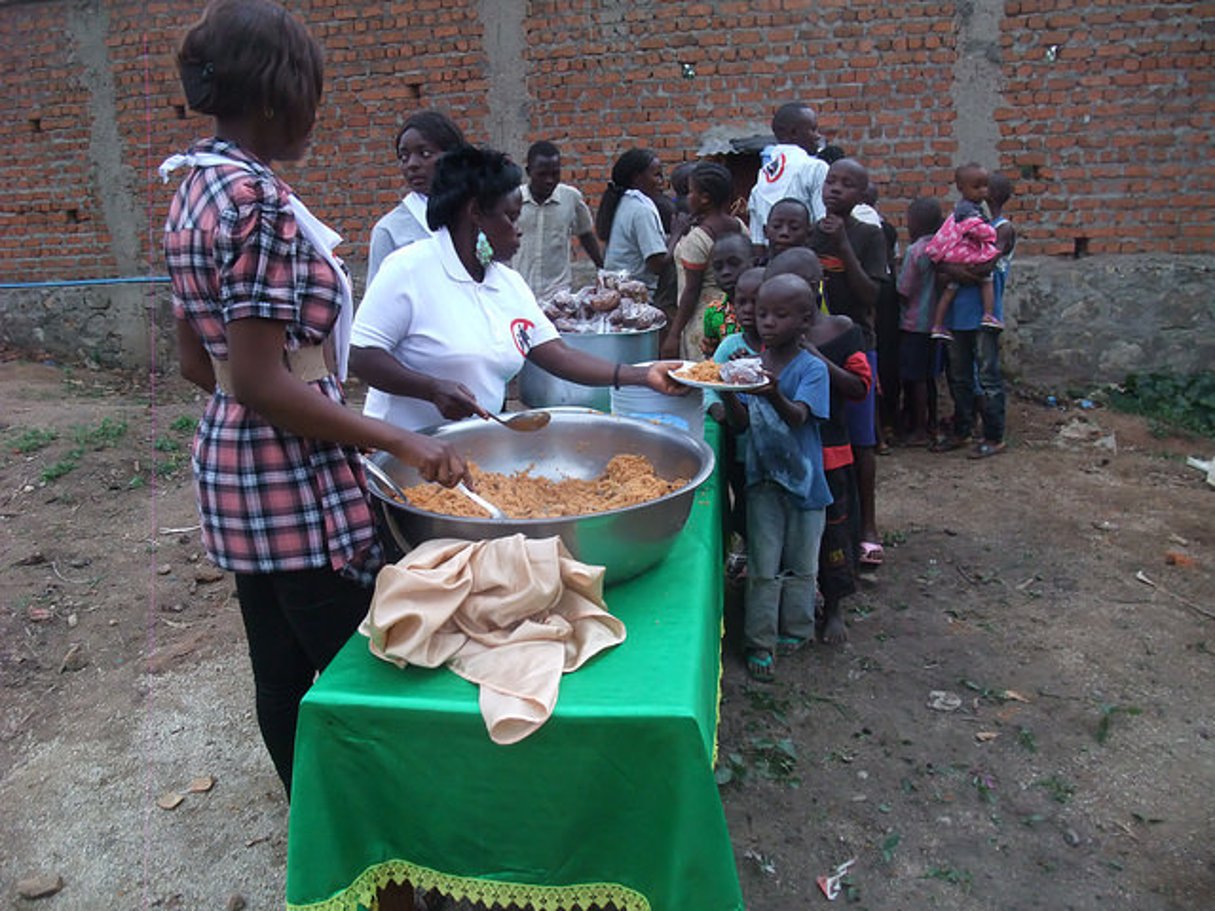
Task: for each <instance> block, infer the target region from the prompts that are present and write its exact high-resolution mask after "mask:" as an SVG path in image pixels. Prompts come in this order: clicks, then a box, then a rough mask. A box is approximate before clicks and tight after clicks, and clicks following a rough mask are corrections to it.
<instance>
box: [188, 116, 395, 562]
mask: <svg viewBox="0 0 1215 911" xmlns="http://www.w3.org/2000/svg"><path fill="white" fill-rule="evenodd" d="M192 151H194V152H211V153H214V154H217V155H224V156H227V157H229V158H232V159H235V160H238V161H241V162H245V163H247V164H248V168H242V167H240V166H237V165H232V166H222V165H221V166H212V167H199V168H195V169H193V170H191V171H190V173H189V174H188V175H187V176H186V179H185V180H184V181H182V184H181V186H180V187H179V188H178V190H177V194H176V196H174V198H173V203H172V206H171V207H170V209H169V218H168V221H167V222H166V224H165V260H166V262H167V264H168V269H169V275H170V276H171V277H172V279H173V312H174V315H175V316H176V317H177V318H178V319H181V320H185V321H187V322H188V323H189V324H190V326H191V327H192V328H193V329H194V331H195V332H196V333H197V334H198V336H199V337H200V338H201V339H202V342H203V345H204V347H205V348H206V349H207V352H208V354H210V355H211V356H212V357H214V358H216V359H217V360H226V359H227V357H228V339H227V332H226V327H227V324H228V323H229V322H231V321H232V320H237V319H246V318H249V317H253V318H258V319H272V320H278V321H281V322H283V323H285V324H286V337H287V343H286V347H287V348H288V349H295V348H299V347H301V346H305V345H318V344H322V343H323V342H324V340H325V338H326V337H327V336H328V335H329V332H330V330H331V328H332V327H333V324H334V322H335V320H336V319H337V314H338V311H339V309H340V306H341V293H340V290H339V285H338V279H337V276H336V275H335V274H334V271H333V268H332V267H331V266H330V265H329V264H328V263H327V262H326V261H325V260H324V258H323V257H322V256H321V255H320V253H318V252H317V251H316V250H315V249H314V248H313V247H312V246H311V245H310V244H309V243H308V241H307V240H306V239H305V238H304V237H303V236H302V235H301V234H299V233H298V232H297V228H296V221H295V216H294V215H293V213H292V211H291V209H290V207H289V204H288V197H289V196H290V193H291V190H290V188H289V187H288V186H287V185H286V184H285V183H283V182H282V181H281V180H279V179H278V178H277V177H275V176H274V174H273V173H272V172H271V171H270V170H269V169H268V168H266V167H265V166H264V165H262V164H261V163H260V162H258V161H256V160H255V159H253V158H251V157H250V156H249V155H247V154H246V153H244V152H242V151H241V150H240V148H239V147H238V146H236V145H234V144H232V143H228V142H224V141H222V140H218V139H212V140H205V141H203V142H200V143H198V144H197V145H196V146H194V148H193V149H192ZM250 172H252V173H250ZM311 386H312V388H313V389H315V390H316V391H317V392H318V393H319V394H320V395H324V396H327V397H328V398H330V399H332V400H333V401H335V402H339V403H344V401H345V399H344V396H343V393H342V389H341V386H340V384H339V383H338V381H337V379H336V378H335V377H332V376H329V377H326V378H324V379H322V380H318V381H316V382H314V383H312V384H311ZM192 461H193V467H194V479H195V488H196V492H197V497H198V509H199V514H200V515H201V518H202V535H203V544H204V545H205V546H206V548H207V553H208V555H209V556H210V557H211V559H212V560H214V561H215V563H216V565H218V566H220V567H222V568H224V569H226V570H230V571H232V572H240V573H266V572H284V571H292V570H303V569H316V568H324V567H332V568H333V569H335V570H340V571H343V572H345V573H346V574H349V575H353V576H354V577H356V578H359V579H360V580H361V581H363V582H364V583H365V584H370V581H371V577H372V573H374V571H375V570H376V569H377V568H378V565H379V562H380V554H379V548H378V545H376V538H375V529H374V524H373V520H372V515H371V507H370V504H369V502H368V499H367V493H366V483H365V480H364V477H363V469H362V466H361V465H360V463H359V460H358V454H357V451H356V450H355V449H354V448H352V447H347V446H339V445H337V444H333V443H327V442H324V441H322V440H315V439H311V438H307V437H299V436H296V435H294V434H291V433H288V432H286V431H284V430H281V429H280V428H278V427H275V426H274V425H272V424H270V423H268V422H267V421H266V420H265V419H264V418H262V417H261V416H260V415H258V414H257V413H256V412H254V411H252V410H250V409H249V408H247V407H245V406H244V405H242V404H241V403H240V402H238V401H237V400H236V399H235V398H233V397H231V396H229V395H226V394H224V393H223V392H221V391H220V390H218V389H216V391H215V393H214V394H213V395H212V396H211V400H210V401H209V402H208V403H207V408H206V411H205V413H204V414H203V417H202V420H201V422H200V423H199V426H198V433H197V434H196V436H195V438H194V451H193V460H192Z"/></svg>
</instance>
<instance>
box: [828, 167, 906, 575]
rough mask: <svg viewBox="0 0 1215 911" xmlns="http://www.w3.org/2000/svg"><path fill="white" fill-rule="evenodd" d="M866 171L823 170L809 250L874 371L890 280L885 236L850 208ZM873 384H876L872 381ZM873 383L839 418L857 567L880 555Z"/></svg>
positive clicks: (832, 303)
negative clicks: (847, 454) (877, 328)
mask: <svg viewBox="0 0 1215 911" xmlns="http://www.w3.org/2000/svg"><path fill="white" fill-rule="evenodd" d="M868 186H869V171H868V170H866V168H865V167H864V165H862V164H861V163H860V162H859V161H857V160H856V159H853V158H841V159H840V160H839V161H837V162H835V163H834V164H832V165H831V167H830V168H829V169H828V171H827V179H826V182H824V184H823V203H824V205H826V207H827V215H826V217H825V218H823V219H822V220H821V221H819V223H818V224H816V225H815V226H814V230H813V231H811V232H810V249H811V250H813V251H814V252H815V253H817V254H818V258H819V260H820V261H821V262H822V264H823V289H824V292H825V293H826V296H827V309H828V310H829V311H830V312H831V313H832V314H836V315H839V314H843V315H844V316H847V317H849V318H850V319H851V320H852V321H853V322H854V323H856V324H857V325H858V326H860V327H861V335H862V336H863V337H864V344H865V356H866V357H867V358H868V359H869V370H870V373H871V374H876V373H877V371H878V356H877V336H876V335H875V332H874V313H875V308H876V306H877V301H878V298H879V296H880V295H881V290H882V283H883V282H886V281H889V280H890V273H889V269H888V268H887V263H886V238H885V237H884V236H883V235H882V229H881V228H879V227H878V226H877V225H870V224H865V223H864V222H862V221H859V220H858V219H857V218H856V216H855V215H854V214H853V209H855V208H856V207H857V206H858V205H860V203H861V201H862V200H863V199H864V198H865V191H866V189H867V188H868ZM875 385H876V384H875ZM874 410H875V392H874V388H873V386H871V387H870V389H869V394H868V395H866V396H865V399H864V401H861V402H848V403H847V404H846V405H845V406H844V417H845V420H846V421H847V422H848V438H849V439H850V440H851V441H852V456H853V459H854V460H855V465H856V485H857V490H858V492H859V494H860V498H861V554H860V558H859V559H860V563H861V565H862V566H878V565H880V564H881V563H882V561H883V560H884V559H885V553H884V551H883V549H882V537H881V535H880V534H879V533H878V530H877V458H876V447H877V433H876V432H875V430H874V427H875V423H874V422H875V415H874Z"/></svg>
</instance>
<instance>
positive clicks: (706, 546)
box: [287, 437, 743, 911]
mask: <svg viewBox="0 0 1215 911" xmlns="http://www.w3.org/2000/svg"><path fill="white" fill-rule="evenodd" d="M710 442H711V443H712V442H715V440H714V439H713V438H712V437H711V438H710ZM720 477H721V475H720V472H716V473H715V474H714V476H713V478H712V479H711V480H710V481H709V482H708V483H707V484H705V485H704V486H703V487H702V488H701V490H700V491H699V492H698V494H697V499H696V502H695V504H694V506H693V507H692V512H691V515H690V517H689V520H688V523H687V525H686V527H685V528H684V530H683V532H682V533H681V534H680V536H679V538H678V539H677V540H676V542H675V545H674V547H673V548H672V550H671V553H670V555H669V556H668V557H667V559H666V560H664V561H663V562H662V563H661V564H659V565H658V566H657V567H655V568H654V569H653V570H651V571H650V572H647V573H645V574H644V575H642V576H639V577H637V578H635V579H632V580H629V581H627V582H624V583H621V584H620V585H616V586H613V587H611V588H609V589H608V590H607V601H608V606H609V608H610V609H611V610H612V612H613V613H615V614H616V615H617V616H619V617H620V618H621V619H622V620H624V622H625V625H626V627H627V629H628V638H627V640H626V641H625V642H624V643H623V644H622V645H620V646H618V647H616V648H614V649H611V650H609V651H607V652H604V653H603V654H601V655H599V656H597V657H596V658H595V659H593V660H592V661H591V662H590V663H589V664H587V665H586V666H585V667H583V668H581V669H580V670H578V671H577V672H575V673H573V674H569V675H566V676H565V677H563V678H562V682H561V693H560V698H559V700H558V702H557V707H556V710H555V711H554V713H553V716H552V718H550V719H549V721H548V723H546V724H545V725H544V726H543V727H542V728H541V729H540V730H539V731H538V732H536V733H535V734H533V735H532V736H530V737H528V738H527V739H526V740H524V741H522V742H520V743H518V744H515V745H512V746H497V745H495V744H494V743H493V742H492V741H490V739H489V736H488V734H487V733H486V730H485V724H484V721H483V720H482V718H481V713H480V711H479V709H478V705H477V688H476V687H475V686H473V685H472V684H470V683H468V682H466V681H464V680H462V679H461V678H459V677H457V676H456V675H455V674H453V673H451V672H449V671H447V670H442V669H441V670H435V671H432V670H424V669H418V668H407V669H405V670H403V671H402V670H398V669H397V668H396V667H394V666H392V665H390V664H388V663H386V662H384V661H381V660H379V659H377V658H374V657H373V656H372V655H371V654H370V653H369V652H368V650H367V642H366V640H365V639H364V638H363V637H361V636H356V637H354V638H353V639H352V640H351V641H350V642H349V643H347V645H346V647H345V648H344V649H343V650H342V651H341V652H340V653H339V654H338V656H337V657H336V658H335V659H334V660H333V662H332V663H331V664H330V666H329V667H328V668H327V669H326V671H325V673H324V674H322V675H321V677H320V678H319V680H318V681H317V683H316V684H315V685H314V686H313V688H312V689H311V691H310V692H309V693H308V695H307V697H306V698H305V699H304V702H303V705H302V707H301V711H300V718H299V728H298V733H297V738H296V752H295V773H294V786H293V793H292V800H291V821H290V831H289V839H288V849H287V905H288V908H290V909H299V911H302V909H309V911H355V909H358V908H363V907H369V906H370V905H371V903H372V901H373V900H374V897H375V895H376V893H377V892H378V890H379V889H380V888H381V887H383V886H384V885H386V884H388V883H389V882H390V881H391V882H401V881H403V880H406V879H408V880H409V881H410V882H411V883H413V884H414V885H415V886H421V887H424V888H427V889H430V888H438V889H441V890H442V891H443V892H444V893H445V894H448V895H451V896H453V897H455V898H467V899H469V900H471V901H482V902H485V903H486V904H487V905H491V906H492V905H493V904H494V903H498V904H501V905H507V904H512V903H513V904H516V905H518V906H520V907H524V906H526V905H529V904H530V905H531V906H532V907H533V908H535V909H537V911H550V909H557V908H572V907H579V908H587V907H588V906H590V905H599V906H603V905H606V904H609V903H610V904H612V905H614V906H615V907H616V908H618V909H621V911H625V909H627V911H689V909H694V911H737V909H741V908H742V907H743V902H742V896H741V892H740V890H739V884H738V874H737V871H736V869H735V866H734V857H733V852H732V849H731V846H730V839H729V835H728V833H727V831H726V824H725V817H724V815H723V813H722V807H721V801H720V798H719V796H718V793H717V786H716V784H715V782H714V779H713V769H712V765H713V757H714V752H715V740H716V730H717V709H718V698H719V682H720V672H721V652H720V644H721V605H722V588H721V586H722V573H721V510H722V496H723V491H722V489H721V481H720Z"/></svg>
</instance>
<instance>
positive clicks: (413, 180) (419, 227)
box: [367, 111, 464, 285]
mask: <svg viewBox="0 0 1215 911" xmlns="http://www.w3.org/2000/svg"><path fill="white" fill-rule="evenodd" d="M463 144H464V134H463V133H461V132H460V128H459V127H458V126H456V125H455V124H454V123H452V121H451V119H450V118H448V117H447V116H446V115H445V114H441V113H439V112H438V111H418V112H417V113H416V114H413V115H412V116H410V118H409V119H408V120H406V121H405V125H404V126H402V127H401V130H400V132H398V133H397V138H396V142H395V143H394V144H393V148H394V149H395V150H396V156H397V161H398V162H399V163H400V165H401V174H402V175H403V176H404V178H405V185H406V186H407V187H408V188H409V192H408V193H406V194H405V198H404V199H402V200H401V201H400V202H399V203H397V206H396V208H394V209H393V210H392V211H391V212H389V213H388V214H387V215H385V216H384V217H383V218H381V219H380V220H379V221H377V222H376V223H375V227H374V228H372V229H371V253H370V255H369V256H368V258H367V284H369V285H370V284H371V279H372V278H373V277H374V276H375V274H376V271H377V270H379V268H380V263H382V262H383V261H384V257H385V256H387V255H388V254H389V253H391V252H392V251H393V250H396V249H399V248H400V247H407V246H409V245H410V244H411V243H413V242H414V241H415V240H421V239H422V238H424V237H430V234H431V231H430V227H429V226H428V225H427V224H426V197H427V195H428V194H429V193H430V181H431V178H432V177H434V173H435V165H436V164H437V163H438V161H439V156H440V155H442V154H443V153H444V152H446V151H449V150H450V149H454V148H455V147H456V146H460V145H463Z"/></svg>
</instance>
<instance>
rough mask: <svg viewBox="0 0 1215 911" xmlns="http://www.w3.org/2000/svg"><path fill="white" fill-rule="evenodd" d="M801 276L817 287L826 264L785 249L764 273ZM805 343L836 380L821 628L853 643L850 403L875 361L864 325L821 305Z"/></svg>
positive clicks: (865, 386) (828, 442)
mask: <svg viewBox="0 0 1215 911" xmlns="http://www.w3.org/2000/svg"><path fill="white" fill-rule="evenodd" d="M786 273H788V274H793V275H797V276H799V277H800V278H802V279H805V281H806V282H807V283H808V284H810V286H811V287H813V288H817V287H818V283H819V281H820V280H821V278H822V274H823V271H822V266H821V265H820V264H819V261H818V257H817V256H815V255H814V253H813V252H812V251H810V250H806V249H794V250H789V251H787V252H785V253H782V254H781V255H780V256H778V257H777V258H776V259H774V260H773V261H772V262H771V264H770V265H769V266H768V268H767V271H766V272H765V273H764V275H765V276H766V277H768V278H771V277H773V276H775V275H783V274H786ZM802 347H803V348H804V349H805V350H806V351H808V352H809V353H810V354H812V355H814V356H815V357H817V358H819V359H820V360H821V361H822V362H823V363H824V364H826V365H827V374H828V376H829V377H830V383H831V417H830V418H829V419H828V420H827V421H825V422H824V423H823V425H822V444H823V470H824V472H825V473H826V477H827V486H828V488H829V489H830V490H831V505H830V506H828V507H827V514H826V527H825V528H824V529H823V539H822V544H821V545H820V547H819V552H818V588H819V591H820V592H821V593H822V596H823V610H822V614H821V615H819V616H816V618H815V621H816V622H815V630H816V632H817V634H818V637H819V639H820V640H821V641H822V642H825V643H828V644H831V645H836V644H839V643H842V642H845V641H847V639H848V631H847V628H846V627H845V625H844V612H843V607H842V604H841V602H842V601H843V599H844V598H846V597H848V596H849V595H851V594H853V593H855V592H856V587H857V586H856V571H857V560H858V558H859V556H860V532H861V528H860V504H859V497H858V495H857V487H856V473H855V471H854V470H853V467H852V463H853V458H852V446H851V443H850V441H849V439H848V424H847V421H846V420H845V418H844V403H845V402H848V401H852V402H856V401H860V400H861V399H864V398H865V396H866V395H867V394H868V392H869V389H870V387H871V386H872V385H873V375H872V373H871V371H870V368H869V359H868V358H867V357H865V345H864V340H863V338H862V337H861V330H860V327H859V326H857V325H856V323H854V322H852V320H850V319H849V318H848V317H846V316H828V315H826V314H824V313H823V312H822V311H821V310H820V309H819V308H817V307H815V309H814V313H812V314H811V319H810V325H809V327H808V328H807V330H806V335H805V337H804V338H803V339H802Z"/></svg>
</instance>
